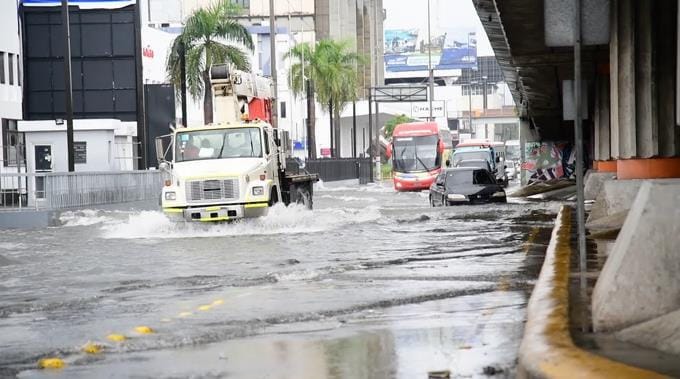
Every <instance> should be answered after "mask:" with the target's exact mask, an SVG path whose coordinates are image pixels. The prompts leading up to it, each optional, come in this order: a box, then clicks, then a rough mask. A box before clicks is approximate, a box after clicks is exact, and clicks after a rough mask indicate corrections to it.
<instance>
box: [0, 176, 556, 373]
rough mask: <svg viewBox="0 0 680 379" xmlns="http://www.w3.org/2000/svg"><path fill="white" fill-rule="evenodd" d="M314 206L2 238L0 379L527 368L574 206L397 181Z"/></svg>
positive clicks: (147, 207) (118, 209) (102, 219)
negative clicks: (539, 292) (534, 321)
mask: <svg viewBox="0 0 680 379" xmlns="http://www.w3.org/2000/svg"><path fill="white" fill-rule="evenodd" d="M314 199H315V209H314V210H313V211H307V210H305V209H302V208H298V207H290V208H285V207H283V206H277V207H275V208H273V209H271V212H270V214H269V215H268V216H267V217H264V218H260V219H253V220H246V221H243V222H238V223H232V224H217V225H202V224H201V225H197V224H181V223H180V224H178V223H173V222H171V221H169V220H167V219H166V218H165V216H163V214H162V213H161V212H159V211H158V209H156V205H155V204H145V203H142V204H133V205H126V206H107V207H100V208H93V209H84V210H77V211H70V212H65V213H63V214H62V215H61V222H62V225H61V226H59V227H54V228H47V229H42V230H33V231H15V230H13V231H10V230H0V377H5V376H7V377H14V376H18V377H21V378H24V377H25V378H34V377H49V378H80V377H82V378H94V377H111V378H119V377H120V378H128V377H134V378H185V377H194V378H222V377H228V378H427V376H428V372H433V371H448V372H449V373H450V377H452V378H455V377H461V378H463V377H464V378H468V377H498V378H500V377H514V373H515V367H516V361H517V350H518V347H519V343H520V341H521V336H522V333H523V325H524V321H525V317H526V303H527V300H528V296H529V294H530V291H531V289H532V286H533V283H534V280H535V279H536V277H537V275H538V272H539V270H540V265H541V264H542V260H543V253H544V251H545V245H547V241H548V239H549V236H550V231H551V228H552V225H553V220H554V216H555V214H556V213H557V210H558V209H559V206H560V204H558V203H549V202H548V203H546V202H541V203H536V202H526V201H520V200H514V199H509V203H508V204H495V205H474V206H455V207H441V208H430V207H429V205H428V198H427V193H426V192H422V193H396V192H394V191H393V190H392V188H391V186H390V184H389V183H386V184H383V185H368V186H359V185H354V184H339V183H336V184H320V185H319V186H318V188H317V189H316V192H315V195H314ZM138 326H148V327H150V328H151V329H152V330H153V333H151V334H141V333H139V332H138V331H136V330H135V328H136V327H138ZM110 334H121V335H124V336H125V337H126V339H125V340H124V341H122V342H114V341H110V340H108V339H107V336H109V335H110ZM88 342H90V343H94V344H97V345H99V346H101V348H102V351H101V352H100V353H98V354H87V353H84V352H82V347H83V346H84V345H85V344H86V343H88ZM45 357H60V358H61V359H63V360H64V362H65V364H66V366H65V367H64V368H62V369H57V370H40V369H37V362H38V361H39V360H40V359H41V358H45Z"/></svg>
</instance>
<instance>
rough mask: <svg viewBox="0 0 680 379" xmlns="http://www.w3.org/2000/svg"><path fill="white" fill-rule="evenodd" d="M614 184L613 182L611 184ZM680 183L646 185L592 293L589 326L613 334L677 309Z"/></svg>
mask: <svg viewBox="0 0 680 379" xmlns="http://www.w3.org/2000/svg"><path fill="white" fill-rule="evenodd" d="M612 183H613V182H612ZM676 204H680V180H654V181H645V182H644V183H643V184H642V186H641V187H640V190H639V193H638V194H637V197H636V198H635V201H634V202H633V204H632V207H631V209H630V211H629V213H628V217H627V218H626V221H625V223H624V224H623V228H622V229H621V232H620V233H619V236H618V238H617V239H616V242H615V244H614V247H613V248H612V251H611V254H610V256H609V258H608V259H607V262H606V263H605V265H604V267H603V269H602V273H601V274H600V277H599V278H598V280H597V284H596V285H595V289H594V291H593V297H592V299H593V303H592V312H593V327H594V329H595V330H596V331H615V330H621V329H623V328H626V327H628V326H631V325H634V324H638V323H641V322H644V321H648V320H650V319H653V318H656V317H660V316H662V315H665V314H667V313H670V312H672V311H675V310H679V309H680V297H678V293H680V280H677V273H678V272H680V254H678V248H677V247H678V246H679V245H680V208H678V207H676V206H675V205H676Z"/></svg>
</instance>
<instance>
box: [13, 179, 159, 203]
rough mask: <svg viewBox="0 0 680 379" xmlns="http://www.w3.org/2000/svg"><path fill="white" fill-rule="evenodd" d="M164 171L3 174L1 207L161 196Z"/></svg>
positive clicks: (111, 200) (108, 201) (127, 199)
mask: <svg viewBox="0 0 680 379" xmlns="http://www.w3.org/2000/svg"><path fill="white" fill-rule="evenodd" d="M161 175H162V173H161V172H160V171H153V170H150V171H119V172H73V173H34V174H27V173H3V174H0V209H5V210H7V209H17V208H18V209H21V208H32V209H64V208H76V207H85V206H91V205H98V204H112V203H123V202H130V201H141V200H151V199H156V198H158V194H159V193H160V188H161V186H162V177H161Z"/></svg>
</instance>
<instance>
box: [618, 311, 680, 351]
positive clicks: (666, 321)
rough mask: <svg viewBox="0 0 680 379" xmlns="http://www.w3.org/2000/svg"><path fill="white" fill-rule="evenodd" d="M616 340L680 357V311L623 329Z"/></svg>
mask: <svg viewBox="0 0 680 379" xmlns="http://www.w3.org/2000/svg"><path fill="white" fill-rule="evenodd" d="M616 338H618V339H620V340H622V341H626V342H630V343H634V344H636V345H638V346H644V347H648V348H651V349H654V350H660V351H663V352H666V353H669V354H675V355H680V310H677V311H675V312H671V313H669V314H666V315H663V316H661V317H657V318H655V319H652V320H649V321H645V322H643V323H640V324H637V325H633V326H631V327H629V328H626V329H623V330H622V331H620V332H617V333H616Z"/></svg>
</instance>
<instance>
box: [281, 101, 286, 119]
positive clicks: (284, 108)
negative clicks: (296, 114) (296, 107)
mask: <svg viewBox="0 0 680 379" xmlns="http://www.w3.org/2000/svg"><path fill="white" fill-rule="evenodd" d="M281 118H286V102H285V101H282V102H281Z"/></svg>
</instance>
